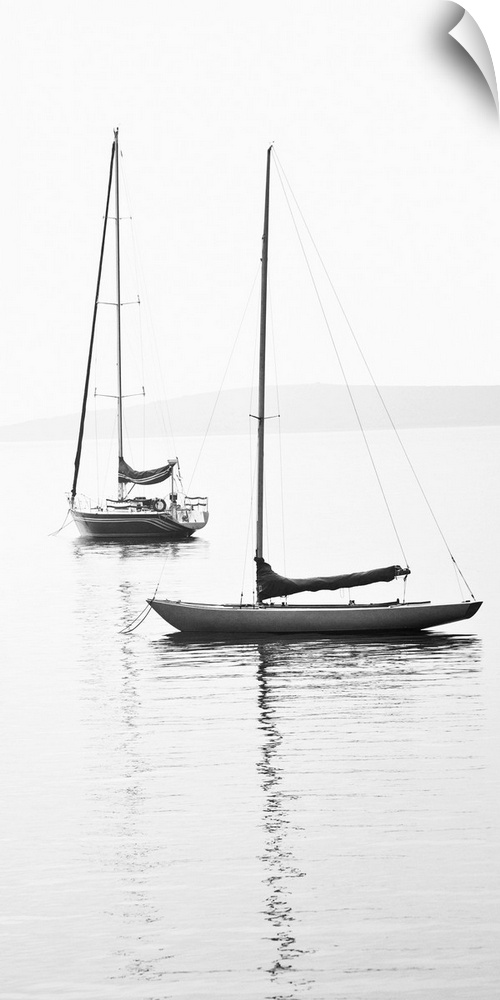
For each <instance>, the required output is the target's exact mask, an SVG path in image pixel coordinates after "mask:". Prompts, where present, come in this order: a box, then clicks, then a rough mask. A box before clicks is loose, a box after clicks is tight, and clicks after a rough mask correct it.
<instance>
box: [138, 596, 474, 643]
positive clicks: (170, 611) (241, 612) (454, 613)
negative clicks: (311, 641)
mask: <svg viewBox="0 0 500 1000" xmlns="http://www.w3.org/2000/svg"><path fill="white" fill-rule="evenodd" d="M481 603H482V602H481V601H474V602H472V601H462V602H460V603H458V604H431V603H427V602H426V603H421V604H398V603H394V604H365V605H362V604H358V605H356V604H350V605H295V606H293V605H287V606H282V605H241V606H240V605H237V604H188V603H185V602H183V601H167V600H156V599H155V598H153V599H150V600H149V601H148V604H150V606H151V607H152V608H153V610H154V611H156V613H157V614H158V615H160V617H161V618H163V619H164V621H166V622H168V624H169V625H172V626H173V627H174V628H176V629H178V630H179V631H180V632H200V633H203V632H205V633H206V632H218V633H226V634H230V633H240V634H245V633H246V634H252V635H264V634H266V633H268V634H270V633H274V634H276V633H281V634H287V633H288V634H290V633H293V632H297V633H298V632H301V633H312V634H326V633H332V634H333V633H360V632H364V633H369V632H415V631H420V630H421V629H428V628H436V627H437V626H439V625H449V624H451V623H453V622H458V621H464V620H465V619H467V618H472V616H473V615H475V614H476V612H477V611H478V610H479V608H480V607H481Z"/></svg>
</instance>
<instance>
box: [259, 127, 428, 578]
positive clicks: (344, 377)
mask: <svg viewBox="0 0 500 1000" xmlns="http://www.w3.org/2000/svg"><path fill="white" fill-rule="evenodd" d="M273 156H274V158H275V160H276V165H277V168H278V177H279V179H280V183H281V187H282V190H283V194H284V197H285V201H286V203H287V205H288V209H289V212H290V216H291V219H292V222H293V226H294V229H295V232H296V234H297V238H298V241H299V243H300V248H301V250H302V253H303V255H304V260H305V262H306V266H307V270H308V271H309V277H310V279H311V282H312V285H313V288H314V291H315V293H316V297H317V300H318V304H319V307H320V309H321V312H322V315H323V319H324V322H325V325H326V328H327V330H328V335H329V337H330V340H331V343H332V346H333V349H334V351H335V355H336V357H337V361H338V364H339V368H340V371H341V373H342V378H343V380H344V385H345V387H346V389H347V392H348V394H349V398H350V401H351V405H352V408H353V410H354V413H355V415H356V420H357V422H358V425H359V429H360V431H361V435H362V437H363V441H364V443H365V446H366V450H367V452H368V456H369V458H370V462H371V465H372V468H373V472H374V474H375V478H376V480H377V483H378V486H379V489H380V492H381V494H382V498H383V500H384V503H385V507H386V510H387V513H388V515H389V519H390V522H391V524H392V528H393V531H394V534H395V536H396V539H397V541H398V545H399V548H400V550H401V554H402V556H403V559H404V561H405V563H406V567H408V559H407V557H406V554H405V550H404V546H403V543H402V541H401V538H400V535H399V531H398V529H397V526H396V522H395V520H394V517H393V514H392V510H391V507H390V504H389V501H388V498H387V495H386V492H385V490H384V487H383V485H382V481H381V479H380V476H379V473H378V469H377V466H376V464H375V460H374V458H373V454H372V450H371V448H370V444H369V442H368V438H367V436H366V432H365V429H364V427H363V424H362V421H361V417H360V415H359V411H358V408H357V406H356V402H355V399H354V396H353V393H352V390H351V387H350V385H349V382H348V379H347V375H346V372H345V369H344V365H343V364H342V359H341V357H340V354H339V351H338V348H337V345H336V343H335V339H334V336H333V333H332V330H331V327H330V324H329V322H328V317H327V315H326V312H325V309H324V306H323V302H322V300H321V296H320V294H319V291H318V287H317V284H316V281H315V278H314V275H313V272H312V269H311V265H310V263H309V258H308V256H307V254H306V251H305V247H304V243H303V240H302V237H301V235H300V232H299V229H298V226H297V223H296V220H295V216H294V214H293V212H292V208H291V205H290V200H289V198H288V194H287V192H286V188H285V185H284V183H283V177H284V176H285V174H284V172H283V176H282V168H281V164H280V162H279V160H278V157H277V155H276V153H275V151H274V147H273ZM285 179H286V178H285ZM287 184H288V180H287ZM290 191H291V188H290ZM294 200H295V198H294ZM295 203H296V204H297V202H295ZM297 207H298V206H297ZM306 228H307V227H306ZM308 232H309V230H308ZM313 245H314V244H313Z"/></svg>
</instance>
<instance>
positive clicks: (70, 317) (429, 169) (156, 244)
mask: <svg viewBox="0 0 500 1000" xmlns="http://www.w3.org/2000/svg"><path fill="white" fill-rule="evenodd" d="M448 7H449V5H448V4H446V3H444V2H443V0H436V2H427V0H424V2H419V3H417V2H412V0H408V2H401V0H397V2H394V0H391V2H385V0H380V2H377V3H376V4H374V3H373V2H366V3H365V2H362V3H361V2H359V3H358V2H355V0H354V2H352V0H350V2H349V3H347V2H339V0H324V2H322V0H307V2H306V0H300V2H294V3H290V0H288V2H285V0H253V2H252V3H251V4H243V3H237V2H235V0H231V2H229V0H214V2H213V3H208V2H207V0H190V2H189V3H185V4H179V3H178V2H175V3H174V2H173V0H158V2H156V0H141V2H140V3H139V2H138V0H134V2H132V0H119V2H118V0H99V2H96V0H87V2H86V3H85V4H76V3H75V2H68V0H64V2H60V3H59V2H54V0H46V2H45V3H43V4H40V3H26V2H22V0H20V2H19V0H18V2H15V3H14V2H4V5H3V7H2V38H1V41H0V75H1V87H2V101H1V107H0V123H1V137H2V140H3V141H2V154H1V158H0V176H1V191H2V224H1V227H0V234H1V236H0V238H1V245H2V273H1V282H2V289H3V294H2V309H1V317H2V365H1V369H0V424H4V423H11V422H16V421H19V420H24V419H31V418H35V417H42V416H51V415H57V414H63V413H67V412H73V411H77V410H78V409H79V406H80V400H81V393H82V388H83V377H84V370H85V364H86V356H87V349H88V339H89V334H90V323H91V317H92V307H93V296H94V289H95V281H96V273H97V263H98V253H99V244H100V238H101V227H102V215H103V210H104V200H105V189H106V181H107V170H108V164H109V155H110V148H111V142H112V138H113V127H114V126H115V125H117V124H119V126H120V141H121V146H122V150H123V155H124V167H125V172H126V179H127V188H128V192H129V194H130V199H131V207H132V213H133V218H134V229H135V235H136V238H137V241H138V246H139V250H140V258H141V263H142V267H143V270H144V273H145V276H146V281H147V289H146V290H145V289H144V287H142V288H141V292H142V295H143V296H144V293H145V291H147V295H148V304H149V308H150V311H151V314H152V316H153V319H154V329H155V334H156V338H157V343H158V349H159V354H160V361H161V369H162V371H163V375H164V384H165V389H166V391H167V393H168V395H170V396H181V395H185V394H191V393H198V392H204V391H212V390H216V389H218V388H219V386H220V383H221V379H222V375H223V372H224V368H225V366H226V362H227V359H228V356H229V352H230V350H231V346H232V344H233V342H234V338H235V336H236V332H237V329H238V326H239V324H240V321H241V318H242V315H243V311H244V308H245V304H246V301H247V298H248V295H249V292H250V288H251V286H252V282H253V279H254V275H255V272H256V269H257V266H258V262H259V257H260V239H261V231H262V214H263V193H264V170H265V152H266V148H267V146H268V145H269V143H270V142H274V143H275V148H276V151H277V153H278V156H279V158H280V161H281V163H282V164H283V166H284V168H285V171H286V173H287V176H288V178H289V180H290V181H291V183H292V186H293V190H294V193H295V195H296V197H297V199H298V201H299V203H300V206H301V208H302V211H303V212H304V215H305V217H306V219H307V222H308V225H309V227H310V229H311V230H312V232H313V234H314V237H315V239H316V242H317V244H318V245H319V247H320V249H321V252H322V256H323V258H324V260H325V262H326V264H327V266H328V269H329V272H330V275H331V277H332V279H333V281H334V283H335V286H336V288H337V291H338V293H339V295H340V298H341V300H342V303H343V305H344V307H345V309H346V312H347V314H348V316H349V318H350V320H351V323H352V325H353V327H354V329H355V332H356V334H357V336H358V339H359V340H360V342H361V344H362V346H363V349H364V350H365V352H366V355H367V357H368V359H369V361H370V364H371V366H372V369H373V372H374V374H375V377H376V379H377V381H378V383H379V384H382V385H383V384H475V383H478V384H481V383H484V384H496V383H498V382H499V381H500V374H499V373H500V349H499V347H498V344H499V329H498V325H499V324H498V318H499V315H500V308H499V306H500V302H499V289H500V280H499V276H500V128H499V124H498V119H497V117H496V116H495V113H494V110H493V104H492V102H491V101H490V102H488V99H487V96H485V93H484V92H481V91H480V88H478V87H477V86H475V85H474V83H473V81H472V79H471V78H469V77H468V76H467V75H466V74H464V73H462V72H460V70H459V68H458V67H457V65H456V64H455V63H454V62H453V61H452V60H451V59H449V58H447V56H446V52H445V49H444V47H443V45H441V44H440V41H439V39H440V38H441V39H443V37H444V36H445V29H444V27H443V23H442V22H443V16H445V15H446V12H447V8H448ZM467 10H468V11H469V13H470V14H471V15H472V16H473V17H474V18H475V20H476V21H477V22H478V24H479V27H480V28H481V29H482V31H483V34H484V35H485V38H486V41H487V43H488V46H489V48H490V52H491V55H492V58H493V62H494V65H495V68H496V71H497V77H500V10H499V9H498V2H497V0H484V2H479V0H478V2H474V3H472V2H471V3H470V4H468V5H467ZM277 189H278V186H277V181H276V182H275V188H274V189H273V194H274V192H277ZM273 239H274V249H278V248H279V250H280V253H281V252H282V251H283V250H284V249H286V246H287V243H286V241H285V243H284V244H283V243H281V244H280V241H279V238H278V237H277V236H276V237H275V234H274V231H272V234H271V254H272V252H273ZM272 266H273V265H272V264H271V267H272ZM288 274H289V279H288V287H286V280H285V279H282V283H283V282H284V284H285V287H284V288H283V290H284V291H285V293H286V295H287V296H288V298H289V302H290V307H289V312H287V310H286V308H285V309H284V312H283V314H282V318H283V322H284V328H283V330H282V331H281V333H280V334H279V336H281V337H282V339H283V338H284V339H285V342H286V348H287V349H286V356H285V359H284V361H283V363H282V366H281V367H280V368H279V376H280V378H281V380H282V381H283V382H288V383H295V382H302V381H305V382H316V381H324V382H337V381H340V378H339V376H338V371H336V370H335V369H334V367H333V366H332V367H331V368H330V367H329V365H330V361H331V358H330V361H328V362H327V361H326V360H325V357H326V356H325V355H323V354H322V352H321V351H320V352H319V353H318V356H317V357H315V356H313V355H312V353H311V352H308V351H307V350H306V354H305V355H304V344H305V345H306V347H307V344H308V342H309V340H310V330H309V329H305V326H306V325H307V322H308V321H307V320H306V317H305V313H304V314H303V312H302V296H301V295H299V299H300V301H299V302H298V303H297V304H295V303H294V301H293V294H294V292H295V291H296V290H297V287H299V290H300V288H301V286H300V285H297V280H296V279H295V276H294V274H293V272H292V269H291V265H290V271H289V272H288ZM273 311H274V303H273ZM273 318H274V321H275V322H279V321H280V318H281V316H280V311H279V307H278V306H276V310H275V313H274V317H273ZM316 318H317V317H316ZM277 335H278V334H277ZM249 382H250V372H249V370H248V363H247V362H246V361H245V362H240V364H239V367H238V362H237V361H235V365H234V370H233V369H231V370H230V372H229V375H228V379H227V381H226V383H225V387H227V388H230V387H233V386H240V385H246V384H249Z"/></svg>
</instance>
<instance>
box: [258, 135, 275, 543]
mask: <svg viewBox="0 0 500 1000" xmlns="http://www.w3.org/2000/svg"><path fill="white" fill-rule="evenodd" d="M271 151H272V146H270V147H269V149H268V151H267V167H266V194H265V201H264V231H263V235H262V267H261V292H260V344H259V403H258V415H257V421H258V436H257V526H256V550H255V558H256V559H262V557H263V537H264V426H265V419H266V417H265V410H266V324H267V259H268V245H269V188H270V173H271Z"/></svg>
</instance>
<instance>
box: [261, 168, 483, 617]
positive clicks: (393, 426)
mask: <svg viewBox="0 0 500 1000" xmlns="http://www.w3.org/2000/svg"><path fill="white" fill-rule="evenodd" d="M273 155H274V156H275V158H276V163H277V165H278V168H279V170H278V176H279V174H280V171H281V172H282V174H283V177H284V178H285V180H286V183H287V186H288V189H289V191H290V194H291V196H292V198H293V200H294V202H295V205H296V207H297V211H298V212H299V215H300V217H301V219H302V222H303V224H304V227H305V229H306V232H307V234H308V236H309V239H310V240H311V243H312V245H313V247H314V249H315V251H316V254H317V256H318V260H319V262H320V264H321V266H322V268H323V271H324V272H325V275H326V279H327V281H328V283H329V285H330V288H331V289H332V292H333V294H334V295H335V298H336V300H337V304H338V306H339V308H340V311H341V313H342V315H343V317H344V319H345V322H346V324H347V327H348V329H349V332H350V334H351V336H352V339H353V341H354V343H355V345H356V347H357V349H358V351H359V354H360V356H361V359H362V361H363V364H364V365H365V368H366V371H367V372H368V375H369V376H370V379H371V382H372V385H373V387H374V389H375V391H376V393H377V396H378V398H379V400H380V402H381V404H382V407H383V409H384V411H385V414H386V416H387V418H388V420H389V423H390V425H391V427H392V430H393V431H394V434H395V435H396V438H397V440H398V443H399V446H400V448H401V450H402V452H403V455H404V457H405V459H406V461H407V463H408V466H409V468H410V471H411V473H412V475H413V477H414V479H415V482H416V483H417V486H418V488H419V490H420V493H421V494H422V497H423V499H424V501H425V504H426V506H427V509H428V510H429V513H430V515H431V517H432V520H433V521H434V524H435V526H436V528H437V530H438V532H439V535H440V536H441V540H442V542H443V544H444V546H445V548H446V551H447V552H448V555H449V557H450V559H451V561H452V563H453V564H454V566H455V568H456V571H457V573H459V575H460V576H461V578H462V580H463V582H464V583H465V586H466V587H467V590H468V591H469V593H470V595H471V597H472V598H473V599H475V598H474V594H473V593H472V590H471V588H470V586H469V584H468V583H467V580H466V579H465V577H464V575H463V573H462V570H461V569H460V566H459V565H458V563H457V561H456V559H455V557H454V555H453V553H452V551H451V549H450V546H449V544H448V541H447V539H446V537H445V535H444V532H443V530H442V528H441V525H440V524H439V521H438V519H437V517H436V515H435V513H434V510H433V508H432V506H431V503H430V500H429V499H428V497H427V494H426V492H425V490H424V488H423V486H422V483H421V482H420V479H419V477H418V474H417V471H416V469H415V467H414V465H413V462H412V461H411V459H410V456H409V454H408V452H407V450H406V447H405V445H404V443H403V441H402V438H401V435H400V433H399V431H398V429H397V427H396V425H395V423H394V421H393V419H392V416H391V413H390V411H389V409H388V407H387V404H386V402H385V400H384V397H383V395H382V393H381V391H380V389H379V387H378V384H377V382H376V380H375V377H374V375H373V373H372V370H371V368H370V365H369V364H368V361H367V359H366V357H365V355H364V353H363V349H362V347H361V344H360V343H359V340H358V338H357V337H356V334H355V332H354V330H353V327H352V325H351V323H350V320H349V317H348V315H347V313H346V311H345V309H344V306H343V305H342V302H341V301H340V298H339V295H338V292H337V289H336V288H335V285H334V284H333V281H332V279H331V277H330V275H329V273H328V270H327V267H326V264H325V262H324V260H323V258H322V256H321V253H320V251H319V249H318V247H317V245H316V243H315V240H314V237H313V235H312V233H311V231H310V229H309V226H308V225H307V222H306V220H305V218H304V215H303V213H302V211H301V208H300V205H299V203H298V201H297V199H296V197H295V195H294V193H293V190H292V187H291V185H290V182H289V180H288V177H287V176H286V174H285V171H284V170H283V167H282V166H281V163H280V161H279V158H278V155H277V153H276V152H275V151H274V149H273ZM280 181H281V184H282V186H283V181H282V180H281V177H280ZM285 197H286V194H285ZM292 218H293V216H292ZM294 224H295V222H294ZM299 240H300V237H299ZM334 346H335V345H334Z"/></svg>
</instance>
